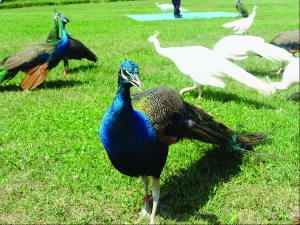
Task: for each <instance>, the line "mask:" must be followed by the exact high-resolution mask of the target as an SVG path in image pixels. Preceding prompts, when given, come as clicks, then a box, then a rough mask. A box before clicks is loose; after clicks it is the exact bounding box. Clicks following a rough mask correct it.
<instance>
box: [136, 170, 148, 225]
mask: <svg viewBox="0 0 300 225" xmlns="http://www.w3.org/2000/svg"><path fill="white" fill-rule="evenodd" d="M141 178H142V181H143V183H144V194H145V198H144V201H145V204H144V208H143V209H142V211H141V212H140V213H139V215H140V217H139V219H138V220H137V221H136V224H137V223H139V222H140V221H141V220H142V219H143V218H144V217H149V211H150V207H149V200H150V197H149V195H148V188H149V178H148V176H141Z"/></svg>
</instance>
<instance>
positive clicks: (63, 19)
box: [61, 17, 70, 25]
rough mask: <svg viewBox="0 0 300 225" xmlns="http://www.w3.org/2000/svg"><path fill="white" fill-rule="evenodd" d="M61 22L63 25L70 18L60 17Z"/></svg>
mask: <svg viewBox="0 0 300 225" xmlns="http://www.w3.org/2000/svg"><path fill="white" fill-rule="evenodd" d="M61 22H62V24H63V25H65V24H66V23H69V22H70V20H69V19H68V18H67V17H63V18H62V19H61Z"/></svg>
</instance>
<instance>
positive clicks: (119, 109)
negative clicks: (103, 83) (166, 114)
mask: <svg viewBox="0 0 300 225" xmlns="http://www.w3.org/2000/svg"><path fill="white" fill-rule="evenodd" d="M129 90H130V85H129V84H120V83H119V87H118V92H117V94H116V96H115V99H114V100H113V103H112V105H111V106H110V107H109V109H108V110H107V111H106V113H105V115H104V117H103V119H102V123H101V126H100V129H99V135H100V138H101V141H102V143H103V145H104V147H105V149H106V151H107V152H108V153H109V154H110V155H112V154H114V153H116V152H126V151H129V152H132V153H133V152H134V154H140V153H139V152H140V148H141V146H142V143H143V144H145V143H148V144H149V146H150V145H152V144H154V143H155V140H156V139H157V135H156V132H155V130H154V128H153V127H152V125H151V123H150V121H149V119H148V117H147V116H146V115H145V114H144V113H142V112H139V111H136V110H134V109H133V107H132V105H131V98H130V91H129ZM146 145H147V144H146ZM149 149H151V148H149Z"/></svg>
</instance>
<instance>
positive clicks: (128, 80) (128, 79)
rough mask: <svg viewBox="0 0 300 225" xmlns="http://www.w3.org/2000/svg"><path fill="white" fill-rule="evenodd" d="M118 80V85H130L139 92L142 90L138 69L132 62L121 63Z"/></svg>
mask: <svg viewBox="0 0 300 225" xmlns="http://www.w3.org/2000/svg"><path fill="white" fill-rule="evenodd" d="M118 79H119V80H118V82H119V84H124V85H126V84H130V86H135V87H137V88H138V89H139V90H141V88H142V83H141V81H140V78H139V67H138V65H137V64H136V63H135V62H133V61H130V60H125V61H124V62H122V64H121V66H120V71H119V78H118Z"/></svg>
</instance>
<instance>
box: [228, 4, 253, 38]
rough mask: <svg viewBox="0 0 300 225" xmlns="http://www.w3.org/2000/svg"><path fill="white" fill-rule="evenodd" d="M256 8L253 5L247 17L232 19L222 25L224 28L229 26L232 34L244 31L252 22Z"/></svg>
mask: <svg viewBox="0 0 300 225" xmlns="http://www.w3.org/2000/svg"><path fill="white" fill-rule="evenodd" d="M257 8H258V7H257V6H254V8H253V12H252V13H251V15H250V16H249V17H247V18H243V19H239V20H235V21H232V22H229V23H225V24H223V25H222V26H223V27H225V28H231V29H232V30H233V32H234V34H243V33H245V31H246V30H248V29H249V28H250V27H251V26H252V24H253V21H254V17H255V15H256V9H257Z"/></svg>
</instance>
